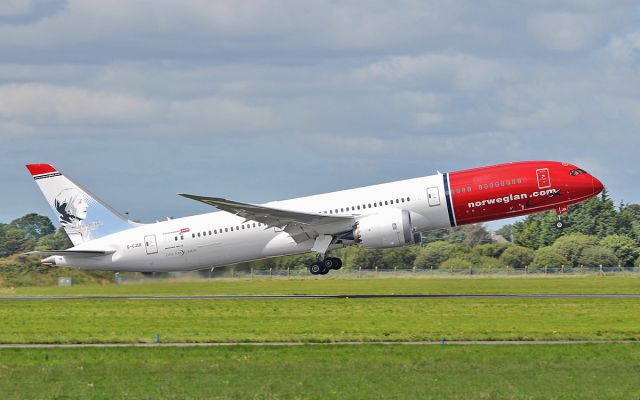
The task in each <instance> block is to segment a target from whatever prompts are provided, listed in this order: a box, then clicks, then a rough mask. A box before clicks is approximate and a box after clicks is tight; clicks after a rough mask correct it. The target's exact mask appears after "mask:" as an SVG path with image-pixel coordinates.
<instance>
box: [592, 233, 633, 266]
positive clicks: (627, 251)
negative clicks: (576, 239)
mask: <svg viewBox="0 0 640 400" xmlns="http://www.w3.org/2000/svg"><path fill="white" fill-rule="evenodd" d="M600 246H602V247H604V248H607V249H609V250H611V251H613V254H615V255H616V257H617V258H618V261H620V263H621V264H622V265H623V266H625V267H633V264H634V262H635V260H636V258H638V256H639V255H640V252H639V251H638V247H637V244H636V242H635V240H633V239H631V238H630V237H628V236H624V235H608V236H605V237H604V238H602V240H600Z"/></svg>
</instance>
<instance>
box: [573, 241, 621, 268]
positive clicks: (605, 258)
mask: <svg viewBox="0 0 640 400" xmlns="http://www.w3.org/2000/svg"><path fill="white" fill-rule="evenodd" d="M579 261H580V264H581V265H584V266H585V267H597V266H600V265H602V266H603V267H615V266H617V265H618V257H616V255H615V254H614V253H613V250H611V249H607V248H606V247H602V246H591V247H587V248H586V249H584V250H583V251H582V254H581V256H580V260H579Z"/></svg>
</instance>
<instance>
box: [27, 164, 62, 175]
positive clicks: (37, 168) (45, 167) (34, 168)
mask: <svg viewBox="0 0 640 400" xmlns="http://www.w3.org/2000/svg"><path fill="white" fill-rule="evenodd" d="M27 169H28V170H29V172H31V175H32V176H36V175H44V174H51V173H54V172H58V170H57V169H55V168H54V167H53V165H51V164H27Z"/></svg>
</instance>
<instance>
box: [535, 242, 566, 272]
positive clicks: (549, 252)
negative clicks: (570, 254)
mask: <svg viewBox="0 0 640 400" xmlns="http://www.w3.org/2000/svg"><path fill="white" fill-rule="evenodd" d="M563 265H565V266H568V265H569V260H567V259H566V258H565V257H564V256H563V255H562V254H560V252H559V251H558V250H557V249H556V248H554V247H551V246H547V247H541V248H539V249H538V250H536V251H535V253H533V262H532V263H531V265H530V267H531V268H539V269H543V268H545V267H551V268H557V267H561V266H563Z"/></svg>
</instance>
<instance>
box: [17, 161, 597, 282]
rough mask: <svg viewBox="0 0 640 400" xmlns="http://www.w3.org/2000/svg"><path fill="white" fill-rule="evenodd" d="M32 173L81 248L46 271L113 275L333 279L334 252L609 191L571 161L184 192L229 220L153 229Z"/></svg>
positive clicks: (54, 173)
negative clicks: (253, 192)
mask: <svg viewBox="0 0 640 400" xmlns="http://www.w3.org/2000/svg"><path fill="white" fill-rule="evenodd" d="M27 168H28V169H29V171H30V172H31V174H32V175H33V177H34V179H35V180H36V183H37V184H38V186H39V187H40V189H41V190H42V192H43V193H44V196H45V197H46V199H47V201H48V202H49V204H50V205H51V207H52V208H53V210H54V212H55V214H56V216H57V219H58V221H59V222H60V224H62V226H63V227H64V229H65V231H66V233H67V234H68V235H69V238H70V239H71V241H72V242H73V247H72V248H70V249H68V250H62V251H58V250H51V251H35V252H32V253H34V254H41V255H44V256H47V257H46V258H45V259H44V260H43V263H45V264H51V265H60V266H69V267H77V268H88V269H104V270H112V271H180V270H194V269H201V268H213V267H217V266H222V265H227V264H233V263H239V262H246V261H251V260H257V259H262V258H267V257H277V256H284V255H290V254H299V253H306V252H315V253H318V255H319V257H318V261H317V262H315V263H313V264H311V266H310V267H309V269H310V271H311V273H312V274H326V273H327V272H329V270H331V269H339V268H340V267H341V266H342V262H341V261H340V259H338V258H335V257H329V256H327V253H328V252H330V251H331V250H333V249H336V248H340V247H344V246H349V245H352V244H358V243H359V244H361V245H362V246H364V247H368V248H387V247H400V246H406V245H412V244H416V243H420V240H421V234H420V232H423V231H427V230H430V229H438V228H444V227H452V226H458V225H464V224H473V223H478V222H483V221H491V220H496V219H501V218H508V217H515V216H519V215H526V214H531V213H535V212H540V211H545V210H556V212H557V213H558V222H557V225H558V227H559V228H560V227H562V222H561V221H560V214H562V213H564V212H566V211H567V210H568V207H569V206H570V205H571V204H575V203H578V202H580V201H583V200H586V199H589V198H591V197H593V196H595V195H597V194H598V193H600V192H601V191H602V189H603V186H602V183H600V181H599V180H598V179H596V178H595V177H593V176H592V175H590V174H588V173H587V172H585V171H584V170H582V169H580V168H578V167H576V166H575V165H571V164H568V163H560V162H554V161H527V162H517V163H509V164H501V165H495V166H491V167H483V168H476V169H469V170H464V171H457V172H451V173H445V174H442V173H438V174H437V175H432V176H426V177H422V178H415V179H408V180H403V181H397V182H390V183H384V184H381V185H374V186H367V187H362V188H357V189H351V190H343V191H339V192H332V193H326V194H320V195H316V196H308V197H300V198H296V199H291V200H283V201H274V202H270V203H266V204H250V203H241V202H237V201H232V200H226V199H222V198H217V197H206V196H196V195H191V194H180V195H181V196H184V197H187V198H189V199H193V200H197V201H201V202H203V203H205V204H209V205H211V206H214V207H216V208H218V209H220V210H222V211H221V212H214V213H209V214H202V215H196V216H192V217H186V218H178V219H171V220H168V221H164V222H157V223H153V224H139V223H135V222H132V221H129V220H128V219H127V218H126V217H124V216H123V215H121V214H119V213H118V212H116V211H115V210H113V209H112V208H110V207H109V206H108V205H106V204H105V203H103V202H102V201H100V200H99V199H98V198H97V197H96V196H94V195H93V194H91V193H90V192H89V191H87V190H86V189H84V188H82V187H81V186H80V185H78V184H76V183H74V182H73V181H72V180H70V179H69V178H67V177H65V176H64V175H62V174H61V173H60V172H58V170H56V169H55V168H54V167H52V166H51V165H49V164H29V165H27Z"/></svg>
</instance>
